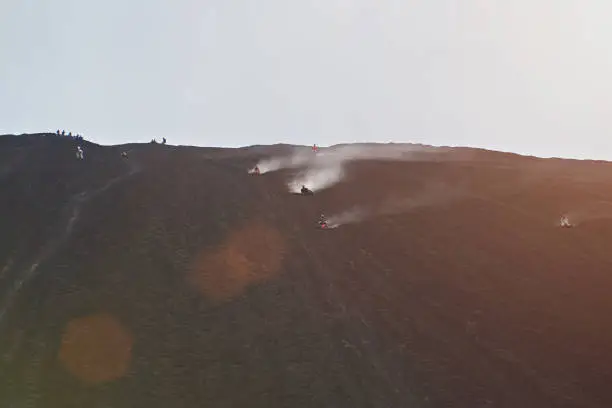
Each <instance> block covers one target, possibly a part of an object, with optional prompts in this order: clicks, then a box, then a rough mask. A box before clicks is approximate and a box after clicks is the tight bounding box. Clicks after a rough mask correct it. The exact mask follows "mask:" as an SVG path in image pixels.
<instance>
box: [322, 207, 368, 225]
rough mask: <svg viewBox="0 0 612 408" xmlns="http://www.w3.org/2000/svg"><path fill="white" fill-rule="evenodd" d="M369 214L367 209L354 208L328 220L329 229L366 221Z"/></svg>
mask: <svg viewBox="0 0 612 408" xmlns="http://www.w3.org/2000/svg"><path fill="white" fill-rule="evenodd" d="M367 217H368V212H367V210H366V209H365V208H361V207H353V208H351V209H350V210H346V211H344V212H341V213H340V214H337V215H332V216H331V217H329V218H328V219H327V228H338V227H339V226H341V225H343V224H355V223H358V222H361V221H363V220H365V219H366V218H367Z"/></svg>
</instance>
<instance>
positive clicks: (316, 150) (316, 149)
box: [312, 143, 319, 153]
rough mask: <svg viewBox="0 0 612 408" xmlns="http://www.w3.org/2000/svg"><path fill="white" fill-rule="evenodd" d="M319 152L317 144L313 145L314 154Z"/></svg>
mask: <svg viewBox="0 0 612 408" xmlns="http://www.w3.org/2000/svg"><path fill="white" fill-rule="evenodd" d="M318 151H319V146H317V145H316V143H315V144H313V145H312V152H313V153H317V152H318Z"/></svg>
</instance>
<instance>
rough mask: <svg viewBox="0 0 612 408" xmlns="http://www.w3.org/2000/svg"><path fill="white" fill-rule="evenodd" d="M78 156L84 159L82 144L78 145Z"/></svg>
mask: <svg viewBox="0 0 612 408" xmlns="http://www.w3.org/2000/svg"><path fill="white" fill-rule="evenodd" d="M76 158H77V159H79V160H83V149H81V146H77V151H76Z"/></svg>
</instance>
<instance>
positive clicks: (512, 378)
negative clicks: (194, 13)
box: [0, 134, 612, 408]
mask: <svg viewBox="0 0 612 408" xmlns="http://www.w3.org/2000/svg"><path fill="white" fill-rule="evenodd" d="M82 146H83V150H84V152H85V160H82V161H80V160H77V159H76V158H75V148H76V142H75V141H73V140H71V139H69V138H65V137H59V136H55V135H47V134H40V135H23V136H2V137H0V211H1V212H2V217H0V402H1V403H0V406H7V407H13V406H14V407H58V408H59V407H62V408H65V407H143V408H145V407H146V408H150V407H160V408H161V407H163V408H166V407H177V408H180V407H196V406H198V407H200V406H202V407H204V406H210V407H253V408H254V407H292V408H296V407H351V408H358V407H466V408H474V407H503V408H506V407H507V408H516V407H524V408H531V407H533V408H542V407H567V408H570V407H590V408H599V407H601V408H604V407H605V408H607V407H610V406H612V390H610V386H609V384H610V381H611V380H612V325H610V324H609V321H610V316H611V315H612V296H610V292H611V291H612V189H611V188H610V186H612V165H611V164H609V163H605V162H591V161H574V160H559V159H537V158H533V157H524V156H518V155H513V154H505V153H495V152H488V151H483V150H477V149H448V148H444V149H433V148H427V147H423V146H414V147H411V146H407V145H393V144H391V145H384V146H379V147H377V146H369V145H368V146H369V147H367V146H366V147H364V146H357V145H355V146H353V145H348V148H347V146H338V147H335V148H330V149H322V150H321V152H320V153H319V155H321V156H318V158H317V159H316V160H315V159H313V158H312V157H311V156H308V154H311V155H314V153H312V152H310V150H309V147H302V148H294V147H292V146H287V145H276V146H269V147H268V146H253V147H249V148H241V149H219V148H197V147H176V146H167V145H166V146H162V145H154V144H132V145H124V146H112V147H104V146H98V145H95V144H92V143H88V142H84V143H82ZM367 148H372V149H375V150H376V149H379V150H376V151H377V152H383V153H384V154H383V153H376V154H371V153H367V154H365V153H363V152H364V151H365V150H364V149H367ZM347 149H348V150H347ZM381 149H382V150H381ZM389 149H391V150H394V149H395V150H394V151H396V152H397V151H402V149H406V151H405V152H403V151H402V153H401V154H395V153H389ZM122 151H126V152H128V158H127V159H126V158H122V157H121V152H122ZM296 152H297V153H296ZM334 152H335V153H334ZM291 155H294V156H291ZM359 155H361V156H359ZM275 157H280V159H278V160H277V159H275ZM313 157H314V156H313ZM355 157H359V160H355ZM339 161H340V162H341V164H338V163H339ZM258 163H264V164H265V166H269V167H270V166H272V164H273V165H274V166H277V167H278V168H277V169H275V171H269V172H264V173H263V174H262V175H260V176H254V175H250V174H248V172H247V170H248V169H250V168H252V167H253V166H254V165H255V164H258ZM266 163H267V164H266ZM270 163H272V164H270ZM279 163H280V164H279ZM262 166H264V165H263V164H262ZM302 180H308V181H309V180H314V181H313V182H316V183H319V184H320V185H321V186H324V187H321V188H320V189H315V190H316V191H315V195H314V196H312V197H302V196H299V195H295V194H291V193H290V192H289V187H288V186H290V185H291V183H292V182H293V183H298V184H299V182H301V181H302ZM330 180H331V181H330ZM326 183H327V184H326ZM322 212H324V213H325V214H326V215H327V216H328V217H329V218H330V222H332V220H335V223H336V224H334V226H337V228H332V229H328V230H321V229H318V228H317V224H316V221H317V218H318V217H319V215H320V214H321V213H322ZM563 213H566V214H568V217H569V218H570V221H571V222H573V223H574V224H575V227H574V228H567V229H565V228H559V227H558V226H557V222H558V219H559V216H560V215H561V214H563Z"/></svg>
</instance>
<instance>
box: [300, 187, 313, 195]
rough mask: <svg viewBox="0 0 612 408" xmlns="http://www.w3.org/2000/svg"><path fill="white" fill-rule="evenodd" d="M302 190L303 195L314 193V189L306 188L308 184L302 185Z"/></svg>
mask: <svg viewBox="0 0 612 408" xmlns="http://www.w3.org/2000/svg"><path fill="white" fill-rule="evenodd" d="M300 192H301V193H302V195H313V194H314V193H313V192H312V190H309V189H307V188H306V186H304V185H303V186H302V188H301V190H300Z"/></svg>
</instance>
